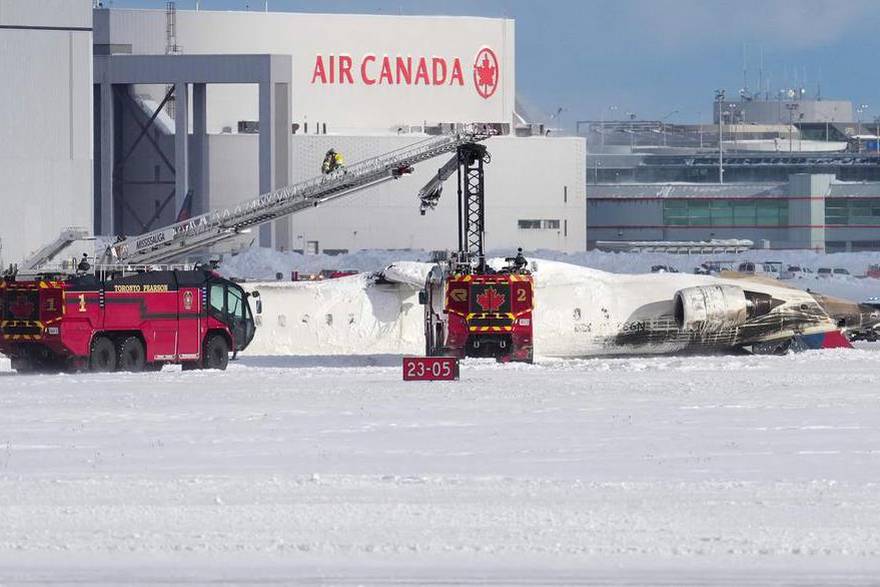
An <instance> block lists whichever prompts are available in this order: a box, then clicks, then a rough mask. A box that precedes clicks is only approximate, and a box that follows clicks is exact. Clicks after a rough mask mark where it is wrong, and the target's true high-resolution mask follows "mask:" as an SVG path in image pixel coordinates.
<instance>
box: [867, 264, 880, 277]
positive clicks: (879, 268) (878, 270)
mask: <svg viewBox="0 0 880 587" xmlns="http://www.w3.org/2000/svg"><path fill="white" fill-rule="evenodd" d="M865 275H866V276H867V277H873V278H874V279H880V265H870V266H869V267H868V270H867V271H865Z"/></svg>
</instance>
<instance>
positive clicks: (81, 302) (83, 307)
mask: <svg viewBox="0 0 880 587" xmlns="http://www.w3.org/2000/svg"><path fill="white" fill-rule="evenodd" d="M79 311H80V312H85V311H86V294H79Z"/></svg>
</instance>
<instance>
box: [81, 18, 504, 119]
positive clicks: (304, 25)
mask: <svg viewBox="0 0 880 587" xmlns="http://www.w3.org/2000/svg"><path fill="white" fill-rule="evenodd" d="M95 21H96V37H95V44H96V47H97V50H99V51H102V52H107V51H110V52H122V53H125V52H131V53H135V54H164V53H165V50H166V45H167V42H166V14H165V11H164V10H117V9H113V10H96V11H95ZM176 23H177V28H176V31H177V34H176V40H177V44H178V45H179V46H180V48H181V51H182V52H183V53H186V54H203V53H220V54H222V53H227V54H236V53H281V54H288V55H292V56H293V86H294V87H293V92H292V95H293V121H294V122H295V123H299V124H301V125H303V124H305V123H308V124H309V125H310V132H311V131H312V129H314V128H315V125H316V124H321V125H323V124H326V125H327V128H328V131H329V132H341V131H346V132H350V131H355V130H356V129H373V130H375V129H385V130H387V129H390V128H393V127H397V126H401V125H407V126H408V125H423V124H425V123H426V122H427V123H428V124H435V123H439V122H459V121H480V122H500V123H510V122H512V120H513V108H514V97H515V92H516V83H515V77H514V75H515V68H514V61H515V53H514V21H513V20H510V19H500V18H478V17H455V16H397V15H359V14H358V15H355V14H302V13H272V12H269V13H266V12H240V11H237V12H215V11H205V10H202V11H187V10H178V11H177V16H176ZM484 49H488V52H484ZM386 58H387V67H386V66H385V63H386ZM475 65H479V66H480V70H479V71H476V68H475ZM496 66H497V67H496ZM383 68H384V69H383ZM385 69H387V71H385ZM383 73H384V75H383ZM480 73H482V77H480V75H479V74H480ZM478 82H484V83H482V84H478ZM152 91H154V92H155V91H156V90H155V89H153V90H152ZM157 97H158V96H157ZM256 119H257V89H256V87H249V86H225V87H224V86H219V85H215V86H209V87H208V132H220V131H221V129H222V128H223V127H224V126H229V127H231V128H232V129H233V130H234V129H235V128H236V126H237V122H238V121H239V120H256Z"/></svg>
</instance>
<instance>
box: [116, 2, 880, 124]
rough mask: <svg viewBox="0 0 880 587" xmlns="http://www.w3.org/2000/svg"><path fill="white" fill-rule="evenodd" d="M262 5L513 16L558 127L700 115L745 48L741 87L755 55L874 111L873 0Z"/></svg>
mask: <svg viewBox="0 0 880 587" xmlns="http://www.w3.org/2000/svg"><path fill="white" fill-rule="evenodd" d="M105 4H107V0H105ZM248 4H249V5H250V9H251V10H262V9H263V0H250V1H249V2H248V1H246V0H201V7H202V9H203V10H205V9H207V10H244V9H245V6H246V5H248ZM194 5H195V0H178V2H177V6H178V8H179V9H190V8H192V7H193V6H194ZM112 6H114V7H135V8H164V6H165V2H164V0H163V1H157V0H113V1H112ZM269 9H270V10H273V11H301V12H355V13H379V14H460V15H479V16H504V17H509V18H514V19H516V41H517V47H516V56H517V90H518V93H519V94H520V95H521V96H522V97H523V98H524V99H525V100H526V101H527V102H529V103H531V104H533V105H535V106H537V107H539V108H541V109H543V110H544V111H545V112H547V113H552V112H556V111H558V110H559V109H560V108H562V109H563V110H562V114H561V121H562V123H563V124H564V125H566V126H574V121H576V120H578V119H590V118H593V119H598V118H601V117H602V115H603V112H604V113H606V116H607V115H608V114H611V115H614V117H623V116H625V114H626V113H628V112H633V113H635V114H636V115H637V116H638V117H639V118H652V119H658V118H663V117H666V119H667V120H669V121H670V122H691V121H697V120H705V121H707V120H708V119H709V118H710V114H711V102H712V96H713V92H714V90H715V88H725V89H726V90H727V93H728V96H735V95H736V94H737V92H738V91H739V90H740V88H742V86H743V72H742V61H743V47H744V46H745V55H746V60H747V62H748V70H749V85H750V88H751V89H756V87H757V84H758V70H759V63H760V56H761V53H762V52H763V56H764V76H765V79H767V78H768V77H769V79H770V83H771V86H772V87H773V88H776V89H778V88H780V87H783V86H785V87H791V86H794V85H795V82H796V80H797V83H798V85H803V86H804V87H806V88H807V90H808V96H814V95H815V93H816V89H817V86H816V85H817V82H821V87H822V95H823V97H825V98H846V99H851V100H853V102H854V103H856V104H868V105H869V108H868V110H867V111H866V113H865V114H864V115H863V120H871V119H873V118H874V117H875V116H880V83H878V82H880V67H878V64H877V56H878V55H880V0H836V1H828V0H737V1H728V0H587V1H577V0H556V1H555V2H538V1H528V0H479V1H474V0H470V1H465V0H434V1H429V0H410V1H405V0H397V1H393V2H385V1H381V0H359V1H351V0H347V1H346V0H324V1H323V2H314V1H303V0H269ZM804 80H805V81H804ZM612 106H614V107H616V109H615V110H609V108H610V107H612ZM674 111H677V112H674ZM673 112H674V113H673Z"/></svg>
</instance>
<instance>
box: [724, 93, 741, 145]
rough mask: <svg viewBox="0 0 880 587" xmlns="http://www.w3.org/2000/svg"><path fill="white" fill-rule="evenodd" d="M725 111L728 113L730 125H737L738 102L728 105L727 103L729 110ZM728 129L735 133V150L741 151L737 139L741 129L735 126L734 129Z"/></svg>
mask: <svg viewBox="0 0 880 587" xmlns="http://www.w3.org/2000/svg"><path fill="white" fill-rule="evenodd" d="M725 113H726V114H727V120H728V122H729V124H730V126H736V122H737V120H736V118H737V116H736V104H728V105H727V111H726V112H725ZM728 130H729V131H730V132H731V133H733V150H734V151H739V145H738V144H737V142H736V141H737V136H738V135H739V129H736V128H734V129H732V130H731V129H728Z"/></svg>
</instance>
